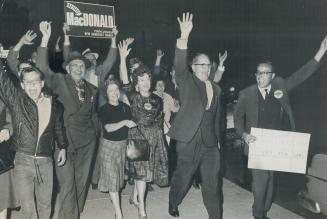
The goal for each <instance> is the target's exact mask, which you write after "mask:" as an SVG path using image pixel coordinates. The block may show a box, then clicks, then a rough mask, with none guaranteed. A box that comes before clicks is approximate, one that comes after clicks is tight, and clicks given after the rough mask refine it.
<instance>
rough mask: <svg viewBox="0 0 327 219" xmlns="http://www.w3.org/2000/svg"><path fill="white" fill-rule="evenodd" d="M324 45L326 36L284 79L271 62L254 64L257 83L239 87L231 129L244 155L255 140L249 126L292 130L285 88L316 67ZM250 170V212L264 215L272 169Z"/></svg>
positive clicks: (269, 199) (263, 217)
mask: <svg viewBox="0 0 327 219" xmlns="http://www.w3.org/2000/svg"><path fill="white" fill-rule="evenodd" d="M326 49H327V37H326V38H325V39H324V40H323V42H322V43H321V46H320V49H319V50H318V52H317V54H316V55H315V57H314V58H313V59H311V60H310V61H309V62H308V63H306V64H305V65H304V66H302V67H301V68H300V69H299V70H298V71H296V72H295V73H293V74H292V75H291V76H290V77H288V78H286V79H283V78H281V77H276V76H275V70H274V66H273V64H272V63H271V62H269V61H265V62H261V63H259V64H258V65H257V72H256V73H255V76H256V81H257V84H255V85H252V86H250V87H248V88H246V89H244V90H241V91H240V93H239V99H238V103H237V105H236V107H235V111H234V125H235V129H236V132H237V134H238V135H239V136H241V137H242V139H243V140H244V141H245V143H246V147H245V154H246V155H247V154H248V149H249V148H248V146H249V144H250V143H252V142H254V141H255V140H256V137H255V136H253V135H251V134H250V131H251V127H256V128H265V129H276V130H284V129H285V128H286V129H288V130H293V131H294V130H295V122H294V117H293V113H292V109H291V105H290V100H289V96H288V92H289V91H290V90H292V89H293V88H295V87H296V86H298V85H299V84H301V83H302V82H304V81H305V80H306V79H307V78H309V77H310V76H311V75H312V74H313V73H314V72H315V71H316V69H317V68H318V66H319V61H320V60H321V58H322V56H323V55H324V53H325V52H326ZM251 172H252V178H253V182H252V192H253V196H254V203H253V208H252V214H253V216H254V218H256V219H267V218H268V217H267V212H268V211H269V209H270V207H271V204H272V194H273V176H274V173H273V171H268V170H259V169H252V170H251Z"/></svg>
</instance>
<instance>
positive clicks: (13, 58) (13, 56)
mask: <svg viewBox="0 0 327 219" xmlns="http://www.w3.org/2000/svg"><path fill="white" fill-rule="evenodd" d="M36 36H37V34H36V33H34V32H33V31H32V30H28V31H27V32H26V33H25V34H24V35H23V36H22V37H21V38H20V39H19V41H18V43H17V44H16V45H15V47H14V48H12V49H11V50H10V51H9V54H8V57H7V63H8V66H9V69H10V70H11V72H12V73H14V74H15V75H16V76H17V77H19V76H18V72H19V69H18V65H19V60H18V57H19V51H20V50H21V48H22V47H23V46H24V45H32V44H34V43H33V40H34V39H35V38H36Z"/></svg>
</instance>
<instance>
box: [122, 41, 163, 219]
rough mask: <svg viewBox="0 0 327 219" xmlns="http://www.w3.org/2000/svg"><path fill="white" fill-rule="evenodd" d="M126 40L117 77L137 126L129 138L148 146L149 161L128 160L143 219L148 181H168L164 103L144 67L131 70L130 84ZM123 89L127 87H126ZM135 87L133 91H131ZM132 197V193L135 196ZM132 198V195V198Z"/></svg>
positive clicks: (160, 182)
mask: <svg viewBox="0 0 327 219" xmlns="http://www.w3.org/2000/svg"><path fill="white" fill-rule="evenodd" d="M128 45H129V44H128V42H126V41H123V42H122V43H120V44H119V46H118V47H119V53H120V60H121V63H120V77H121V80H122V82H123V84H124V85H127V87H129V92H128V96H129V101H130V104H131V105H130V107H131V112H132V119H133V121H134V122H135V123H136V124H137V128H132V129H130V130H129V137H130V138H132V139H140V138H144V137H145V139H146V140H147V141H148V143H149V146H150V157H149V160H148V161H135V162H130V165H129V171H130V172H132V173H133V177H134V180H135V189H134V192H136V193H137V198H138V200H133V201H134V203H138V205H137V206H138V214H139V218H140V219H146V218H147V215H146V211H145V192H146V188H147V183H148V182H153V183H155V184H157V185H159V186H164V185H167V184H168V158H167V150H166V145H165V140H164V134H163V127H162V124H163V112H162V110H163V103H162V99H161V98H160V97H158V96H157V95H155V94H153V93H152V92H151V91H150V88H151V72H150V70H149V69H148V68H147V67H145V66H140V67H139V68H137V69H135V71H134V72H133V75H132V78H133V85H132V86H130V83H129V77H128V75H127V68H126V57H127V55H128V54H129V51H130V49H128ZM125 88H126V86H125ZM131 88H135V91H133V92H132V91H131ZM134 197H135V196H134ZM134 199H135V198H134Z"/></svg>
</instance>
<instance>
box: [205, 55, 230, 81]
mask: <svg viewBox="0 0 327 219" xmlns="http://www.w3.org/2000/svg"><path fill="white" fill-rule="evenodd" d="M226 59H227V51H225V52H224V54H222V55H221V54H220V53H219V65H218V67H217V69H216V71H215V73H214V74H213V76H211V74H210V76H209V79H210V80H213V81H214V82H215V83H219V82H220V80H221V78H222V77H223V74H224V72H225V66H224V62H225V61H226ZM211 77H213V78H211Z"/></svg>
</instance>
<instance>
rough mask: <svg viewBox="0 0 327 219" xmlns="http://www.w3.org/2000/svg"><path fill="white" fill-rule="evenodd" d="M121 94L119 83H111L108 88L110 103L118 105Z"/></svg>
mask: <svg viewBox="0 0 327 219" xmlns="http://www.w3.org/2000/svg"><path fill="white" fill-rule="evenodd" d="M119 95H120V92H119V87H118V86H117V84H109V85H108V88H107V97H108V101H109V103H110V104H112V105H116V104H117V103H118V99H119Z"/></svg>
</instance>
